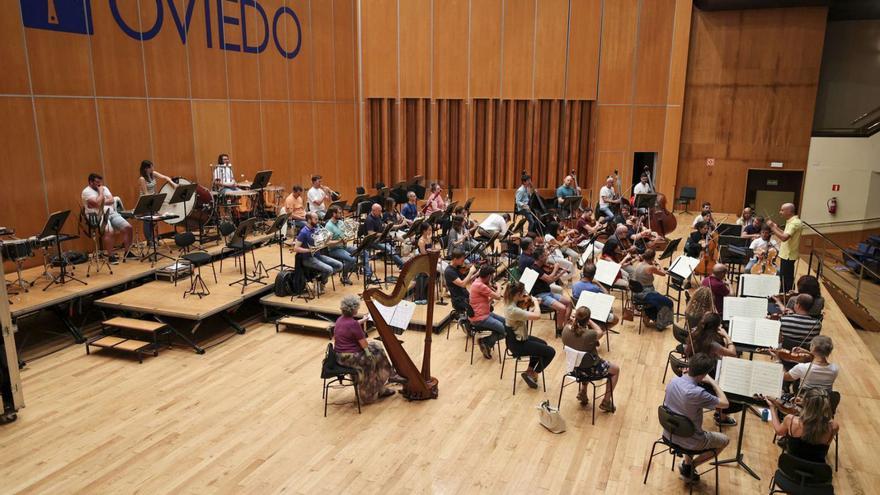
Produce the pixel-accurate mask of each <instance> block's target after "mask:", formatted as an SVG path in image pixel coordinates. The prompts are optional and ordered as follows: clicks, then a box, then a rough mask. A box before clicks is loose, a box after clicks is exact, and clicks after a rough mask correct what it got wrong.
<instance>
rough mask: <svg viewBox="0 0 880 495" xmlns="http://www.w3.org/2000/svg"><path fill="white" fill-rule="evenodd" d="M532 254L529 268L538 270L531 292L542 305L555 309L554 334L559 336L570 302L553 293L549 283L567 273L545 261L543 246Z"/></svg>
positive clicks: (545, 254) (566, 319) (569, 313)
mask: <svg viewBox="0 0 880 495" xmlns="http://www.w3.org/2000/svg"><path fill="white" fill-rule="evenodd" d="M534 256H535V258H534V262H533V263H532V266H530V267H529V268H531V269H532V270H535V271H536V272H538V280H536V281H535V285H533V286H532V291H531V294H532V295H534V296H535V297H536V298H538V300H539V301H540V302H541V304H542V305H543V306H544V307H546V308H550V309H552V310H553V311H556V335H557V336H559V335H561V334H562V326H563V325H565V322H566V321H568V317H569V316H571V306H572V304H571V299H569V298H568V296H565V295H562V294H555V293H554V292H553V291H552V289H551V288H550V284H552V283H555V282H556V281H558V280H559V279H560V278H562V277H563V276H566V275H568V274H567V273H566V271H565V270H564V269H563V268H562V267H561V266H560V265H558V264H554V265H550V264H548V263H547V252H546V251H544V249H543V248H537V249H535V252H534Z"/></svg>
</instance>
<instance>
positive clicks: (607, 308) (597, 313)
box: [575, 290, 614, 323]
mask: <svg viewBox="0 0 880 495" xmlns="http://www.w3.org/2000/svg"><path fill="white" fill-rule="evenodd" d="M581 306H586V307H588V308H590V319H593V320H596V321H600V322H602V323H605V322H607V321H608V315H609V314H610V313H611V307H612V306H614V296H612V295H609V294H600V293H598V292H590V291H588V290H585V291H581V295H580V296H579V297H578V300H577V305H576V306H575V308H580V307H581Z"/></svg>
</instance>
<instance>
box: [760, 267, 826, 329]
mask: <svg viewBox="0 0 880 495" xmlns="http://www.w3.org/2000/svg"><path fill="white" fill-rule="evenodd" d="M796 286H797V293H798V294H809V295H810V296H812V297H813V305H812V306H811V307H810V311H809V315H810V316H812V317H813V318H818V319H820V320H821V319H822V318H823V314H822V312H823V310H824V309H825V298H824V297H822V291H821V289H820V286H819V279H817V278H816V277H814V276H812V275H801V277H800V278H799V279H798V280H797V284H796ZM773 300H774V302H775V303H776V304H775V307H773V306H774V305H773V304H772V303H771V309H770V311H769V312H770V313H785V314H791V313H794V305H795V303H796V302H797V298H796V297H789V298H788V301H787V302H786V303H785V304H784V305H783V304H782V301H780V299H779V298H778V297H774V298H773ZM781 307H784V309H782V310H780V309H779V308H781Z"/></svg>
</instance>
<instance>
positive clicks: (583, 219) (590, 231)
mask: <svg viewBox="0 0 880 495" xmlns="http://www.w3.org/2000/svg"><path fill="white" fill-rule="evenodd" d="M604 228H605V224H604V222H602V223H600V222H597V221H596V219H595V218H593V209H592V208H590V207H589V206H588V207H586V208H582V209H581V214H580V216H578V220H577V226H576V229H577V233H578V239H577V240H578V242H580V241H583V240H585V239H589V238H591V237H593V236H594V235H596V234H597V233H599V232H601V231H602V230H603V229H604Z"/></svg>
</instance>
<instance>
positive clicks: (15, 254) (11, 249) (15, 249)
mask: <svg viewBox="0 0 880 495" xmlns="http://www.w3.org/2000/svg"><path fill="white" fill-rule="evenodd" d="M34 240H35V239H34ZM34 240H31V239H12V240H6V241H0V252H2V255H3V259H4V260H7V261H21V260H26V259H28V258H30V257H32V256H33V255H34V245H35V242H34Z"/></svg>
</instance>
